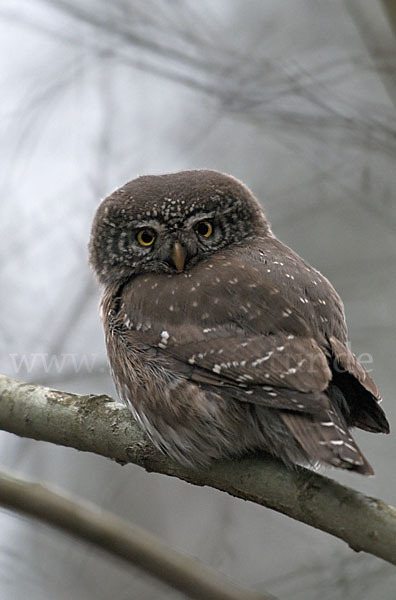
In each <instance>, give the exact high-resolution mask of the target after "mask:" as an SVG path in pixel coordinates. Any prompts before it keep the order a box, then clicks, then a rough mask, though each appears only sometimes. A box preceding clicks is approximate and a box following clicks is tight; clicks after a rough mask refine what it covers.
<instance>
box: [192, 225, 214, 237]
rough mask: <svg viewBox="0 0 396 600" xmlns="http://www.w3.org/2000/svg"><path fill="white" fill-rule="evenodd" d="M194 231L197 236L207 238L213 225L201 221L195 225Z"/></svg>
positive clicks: (211, 231)
mask: <svg viewBox="0 0 396 600" xmlns="http://www.w3.org/2000/svg"><path fill="white" fill-rule="evenodd" d="M195 231H196V233H198V235H203V236H204V237H206V238H208V237H210V236H211V235H212V233H213V225H212V223H211V222H210V221H201V222H200V223H198V224H197V226H196V228H195Z"/></svg>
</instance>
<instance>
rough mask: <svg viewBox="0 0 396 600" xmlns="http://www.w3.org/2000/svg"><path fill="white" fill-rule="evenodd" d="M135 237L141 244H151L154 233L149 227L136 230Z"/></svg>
mask: <svg viewBox="0 0 396 600" xmlns="http://www.w3.org/2000/svg"><path fill="white" fill-rule="evenodd" d="M136 239H137V241H138V242H139V244H140V245H141V246H151V245H152V244H154V240H155V233H154V232H153V231H151V229H141V230H140V231H138V233H137V236H136Z"/></svg>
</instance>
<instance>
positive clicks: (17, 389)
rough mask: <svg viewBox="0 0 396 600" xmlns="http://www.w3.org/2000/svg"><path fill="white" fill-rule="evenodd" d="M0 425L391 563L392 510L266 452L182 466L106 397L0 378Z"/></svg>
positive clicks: (395, 560) (395, 533)
mask: <svg viewBox="0 0 396 600" xmlns="http://www.w3.org/2000/svg"><path fill="white" fill-rule="evenodd" d="M0 426H1V428H2V429H4V430H5V431H9V432H11V433H15V434H17V435H20V436H23V437H29V438H33V439H37V440H41V441H47V442H52V443H55V444H60V445H63V446H69V447H72V448H76V449H77V450H83V451H87V452H94V453H96V454H100V455H102V456H106V457H108V458H112V459H113V460H116V461H117V462H120V463H128V462H131V463H134V464H137V465H139V466H141V467H143V468H145V469H146V470H147V471H155V472H157V473H163V474H166V475H170V476H173V477H178V478H180V479H183V480H185V481H188V482H190V483H192V484H195V485H208V486H211V487H213V488H216V489H218V490H222V491H225V492H227V493H229V494H231V495H232V496H236V497H238V498H242V499H244V500H250V501H251V502H255V503H257V504H260V505H262V506H266V507H267V508H271V509H273V510H276V511H278V512H281V513H283V514H285V515H288V516H289V517H292V518H294V519H297V520H298V521H301V522H303V523H307V524H308V525H311V526H312V527H315V528H317V529H321V530H322V531H326V532H327V533H330V534H331V535H333V536H336V537H338V538H340V539H341V540H344V541H345V542H346V543H347V544H348V545H349V546H350V547H351V548H352V549H353V550H355V551H357V552H358V551H364V552H368V553H370V554H373V555H375V556H378V557H379V558H382V559H384V560H386V561H388V562H390V563H392V564H394V565H396V510H395V509H394V508H392V507H391V506H388V505H387V504H385V503H384V502H382V501H381V500H377V499H376V498H370V497H367V496H364V495H363V494H361V493H359V492H356V491H355V490H352V489H350V488H348V487H345V486H343V485H340V484H339V483H336V482H335V481H333V480H331V479H329V478H327V477H324V476H322V475H318V474H316V473H313V472H312V471H309V470H307V469H304V468H296V469H295V470H293V471H291V470H289V469H287V468H286V467H284V466H283V464H281V463H280V462H278V461H276V460H275V459H273V458H271V457H268V456H265V457H260V458H250V457H249V458H244V459H241V460H238V461H229V462H222V463H217V464H215V465H213V466H212V467H211V468H210V469H207V470H202V471H194V470H191V469H186V468H184V467H182V466H180V465H178V464H176V463H174V462H172V461H170V460H168V459H167V458H166V457H164V456H162V455H161V454H160V453H159V452H158V451H157V450H155V448H154V447H153V445H152V444H151V443H150V442H149V441H148V440H147V438H146V437H145V435H144V434H143V433H142V431H141V430H140V429H139V427H138V426H137V425H136V423H135V422H134V421H133V420H132V418H131V416H130V414H129V412H128V410H127V409H126V408H124V407H123V406H122V405H120V404H118V403H116V402H114V400H112V399H111V398H109V397H108V396H77V395H74V394H69V393H66V392H59V391H55V390H50V389H48V388H45V387H42V386H37V385H30V384H26V383H20V382H18V381H16V380H15V379H12V378H10V377H6V376H5V375H0Z"/></svg>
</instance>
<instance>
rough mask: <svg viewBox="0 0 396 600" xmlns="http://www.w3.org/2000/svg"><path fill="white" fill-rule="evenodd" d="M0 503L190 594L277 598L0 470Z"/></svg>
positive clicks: (234, 599)
mask: <svg viewBox="0 0 396 600" xmlns="http://www.w3.org/2000/svg"><path fill="white" fill-rule="evenodd" d="M0 505H2V506H5V507H6V508H10V509H11V510H14V511H17V512H19V513H22V514H24V515H28V516H30V517H34V518H36V519H38V520H40V521H42V522H43V523H46V524H47V525H52V526H53V527H56V528H57V529H60V530H61V531H64V532H66V533H68V534H69V535H72V536H74V537H75V538H77V539H79V540H83V541H88V542H90V543H91V544H93V545H95V546H97V547H98V548H101V549H102V550H105V551H106V552H108V553H109V554H111V555H113V556H114V555H115V556H118V557H119V558H122V559H123V560H125V561H127V562H128V563H129V564H132V565H134V566H137V567H139V568H141V569H143V570H144V571H146V572H147V573H149V574H150V575H153V576H154V577H156V578H158V579H160V580H161V581H163V582H165V583H167V584H168V585H170V586H172V587H173V588H176V589H178V590H180V591H181V592H184V593H185V594H187V595H188V596H189V597H190V598H197V599H198V600H199V599H200V598H206V599H207V600H276V599H275V598H274V597H273V596H269V595H266V594H261V593H258V592H251V591H248V590H241V589H238V588H236V587H235V586H234V585H232V584H231V583H230V582H229V581H228V580H227V579H226V578H225V577H224V576H223V575H220V574H219V573H216V572H215V571H213V570H212V569H209V568H208V567H205V565H203V564H202V563H200V562H199V561H198V560H196V559H194V558H190V557H188V556H185V555H183V554H182V553H180V552H177V551H176V550H173V548H170V547H169V546H167V545H166V544H165V543H164V542H162V541H161V540H160V539H159V538H157V537H155V536H154V535H152V534H150V533H148V532H147V531H144V530H143V529H141V528H140V527H137V526H136V525H132V523H129V522H127V521H125V520H124V519H121V518H119V517H117V516H116V515H114V514H112V513H111V512H108V511H106V510H103V509H101V508H99V507H98V506H95V505H94V504H91V503H89V502H86V501H82V500H78V501H76V500H74V499H72V498H69V497H67V496H66V495H65V494H60V493H59V492H55V491H52V490H51V489H49V488H48V487H46V486H43V485H41V484H38V483H33V482H28V481H24V480H22V479H17V478H16V477H12V476H11V475H9V474H5V473H0Z"/></svg>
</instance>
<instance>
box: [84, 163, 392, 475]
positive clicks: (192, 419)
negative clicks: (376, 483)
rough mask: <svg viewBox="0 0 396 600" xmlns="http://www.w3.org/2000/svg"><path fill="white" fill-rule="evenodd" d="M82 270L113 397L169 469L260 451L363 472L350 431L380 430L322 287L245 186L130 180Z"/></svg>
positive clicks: (219, 178) (100, 220)
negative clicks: (172, 463) (89, 282)
mask: <svg viewBox="0 0 396 600" xmlns="http://www.w3.org/2000/svg"><path fill="white" fill-rule="evenodd" d="M89 249H90V262H91V265H92V268H93V270H94V271H95V273H96V276H97V278H98V280H99V282H100V283H101V284H102V285H103V286H104V294H103V299H102V302H101V315H102V320H103V326H104V330H105V336H106V344H107V351H108V356H109V361H110V365H111V370H112V375H113V378H114V381H115V384H116V387H117V391H118V394H119V396H120V398H121V399H122V400H123V402H124V403H125V404H126V405H127V406H128V408H129V409H130V411H131V413H132V415H133V416H134V417H135V419H136V420H137V421H138V422H139V423H140V424H141V426H142V427H143V429H144V430H145V431H146V433H147V434H148V435H149V437H150V438H151V440H152V441H153V443H154V444H155V446H156V447H157V448H159V449H160V450H161V451H162V452H164V453H165V454H167V455H168V456H169V457H171V458H172V459H174V460H176V461H179V462H180V463H182V464H184V465H189V466H199V465H202V466H205V465H208V464H210V463H211V462H212V461H214V460H217V459H225V458H231V457H238V456H241V455H243V454H246V453H249V452H258V451H265V452H268V453H270V454H272V455H274V456H276V457H278V458H280V459H281V460H282V461H284V462H285V463H286V464H287V465H289V466H292V465H294V464H306V465H317V464H323V463H324V464H327V465H333V466H335V467H340V468H343V469H351V470H354V471H357V472H359V473H362V474H364V475H370V474H372V473H373V470H372V468H371V466H370V464H369V463H368V462H367V460H366V458H365V457H364V456H363V454H362V452H361V451H360V449H359V448H358V446H357V444H356V442H355V441H354V439H353V438H352V435H351V432H350V429H351V428H352V427H358V428H360V429H365V430H367V431H372V432H376V433H377V432H382V433H388V432H389V425H388V422H387V420H386V417H385V415H384V412H383V411H382V409H381V408H380V406H379V401H380V395H379V392H378V390H377V387H376V385H375V383H374V381H373V379H372V378H371V377H370V375H369V374H368V373H367V372H366V371H365V370H364V368H363V366H362V365H361V364H360V363H359V361H358V360H357V359H356V357H355V356H354V355H353V354H352V352H351V351H350V349H349V348H348V345H347V328H346V324H345V316H344V308H343V304H342V301H341V299H340V297H339V296H338V294H337V293H336V291H335V290H334V288H333V287H332V285H331V284H330V283H329V281H328V280H327V279H326V278H325V277H323V275H321V274H320V273H319V272H318V271H317V270H316V269H314V268H313V267H311V266H310V265H309V264H307V263H306V262H305V261H304V260H303V259H302V258H300V257H299V256H298V255H297V254H296V253H295V252H293V251H292V250H291V249H290V248H288V247H287V246H285V245H284V244H282V243H281V242H280V241H279V240H278V239H277V238H276V237H275V236H274V234H273V233H272V231H271V227H270V224H269V223H268V221H267V219H266V217H265V215H264V213H263V211H262V209H261V207H260V205H259V203H258V202H257V200H256V199H255V197H254V196H253V194H252V193H251V192H250V190H249V189H248V188H247V187H245V186H244V185H243V184H242V183H241V182H240V181H238V180H237V179H235V178H234V177H231V176H229V175H224V174H222V173H219V172H216V171H208V170H198V171H184V172H180V173H174V174H169V175H156V176H144V177H139V178H137V179H135V180H133V181H130V182H129V183H127V184H126V185H124V186H123V187H121V188H119V189H118V190H116V191H115V192H114V193H113V194H111V195H110V196H109V197H108V198H106V199H105V200H104V201H103V202H102V203H101V205H100V206H99V208H98V211H97V213H96V216H95V219H94V222H93V227H92V234H91V240H90V246H89Z"/></svg>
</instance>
